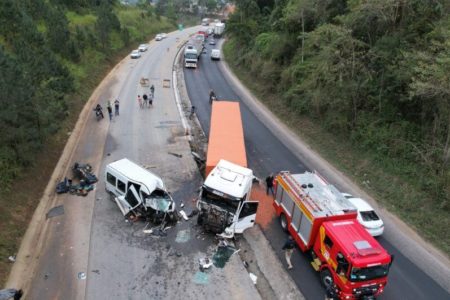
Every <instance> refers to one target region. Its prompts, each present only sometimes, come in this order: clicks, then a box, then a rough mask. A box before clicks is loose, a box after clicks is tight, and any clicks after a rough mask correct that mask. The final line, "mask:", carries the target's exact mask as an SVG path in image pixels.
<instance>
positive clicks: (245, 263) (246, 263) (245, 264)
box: [242, 260, 248, 269]
mask: <svg viewBox="0 0 450 300" xmlns="http://www.w3.org/2000/svg"><path fill="white" fill-rule="evenodd" d="M242 264H243V265H244V267H245V268H246V269H247V268H248V262H246V261H245V260H243V261H242Z"/></svg>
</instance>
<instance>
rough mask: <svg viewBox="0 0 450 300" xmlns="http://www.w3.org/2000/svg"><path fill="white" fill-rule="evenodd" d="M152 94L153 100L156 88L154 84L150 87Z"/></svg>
mask: <svg viewBox="0 0 450 300" xmlns="http://www.w3.org/2000/svg"><path fill="white" fill-rule="evenodd" d="M150 92H151V93H152V98H153V97H154V96H155V86H154V85H153V84H152V86H151V87H150Z"/></svg>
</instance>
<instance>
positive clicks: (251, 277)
mask: <svg viewBox="0 0 450 300" xmlns="http://www.w3.org/2000/svg"><path fill="white" fill-rule="evenodd" d="M248 275H249V276H250V279H251V280H252V281H253V284H256V281H257V280H258V276H256V275H255V274H253V273H251V272H249V273H248Z"/></svg>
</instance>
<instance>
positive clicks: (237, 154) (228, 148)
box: [205, 101, 247, 177]
mask: <svg viewBox="0 0 450 300" xmlns="http://www.w3.org/2000/svg"><path fill="white" fill-rule="evenodd" d="M221 159H224V160H227V161H229V162H232V163H234V164H237V165H239V166H241V167H247V154H246V153H245V143H244V129H243V128H242V121H241V110H240V107H239V102H230V101H214V102H213V104H212V112H211V126H210V128H209V141H208V153H207V158H206V168H205V177H207V176H208V175H209V173H210V172H211V171H212V169H214V167H215V166H216V165H217V163H218V162H219V161H220V160H221Z"/></svg>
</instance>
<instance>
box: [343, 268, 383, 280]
mask: <svg viewBox="0 0 450 300" xmlns="http://www.w3.org/2000/svg"><path fill="white" fill-rule="evenodd" d="M388 273H389V265H380V266H375V267H370V268H352V271H351V273H350V281H353V282H357V281H366V280H372V279H376V278H381V277H385V276H387V274H388Z"/></svg>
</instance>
